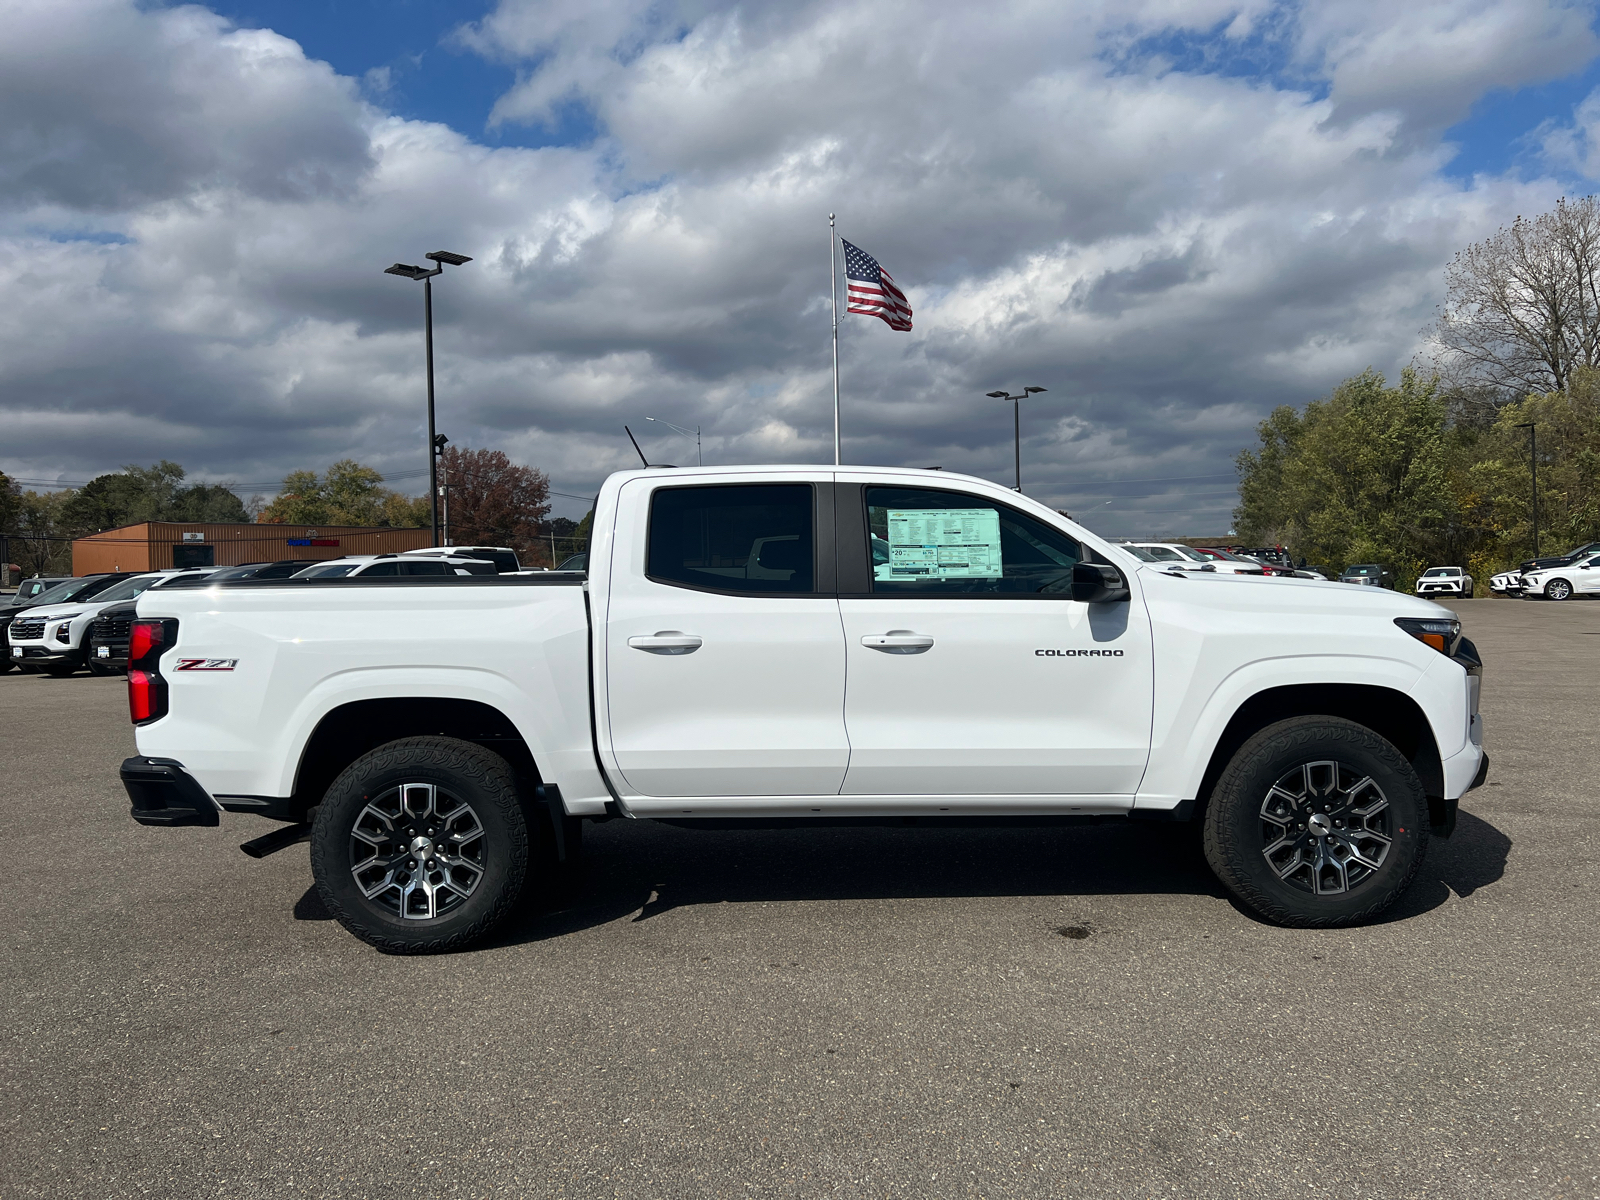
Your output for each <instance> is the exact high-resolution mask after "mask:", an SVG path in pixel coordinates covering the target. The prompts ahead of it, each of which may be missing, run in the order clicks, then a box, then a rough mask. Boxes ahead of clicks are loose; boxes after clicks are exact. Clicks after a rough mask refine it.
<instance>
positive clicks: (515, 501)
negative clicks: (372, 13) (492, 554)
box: [440, 446, 554, 566]
mask: <svg viewBox="0 0 1600 1200" xmlns="http://www.w3.org/2000/svg"><path fill="white" fill-rule="evenodd" d="M442 459H443V461H442V462H441V464H440V466H441V468H442V470H441V472H440V480H441V482H446V483H448V484H449V488H450V540H451V542H452V543H454V544H455V545H457V546H509V547H511V548H512V549H513V550H515V551H516V552H517V557H518V558H519V559H521V560H522V561H523V563H525V564H527V565H529V566H553V565H554V564H553V563H551V562H549V561H548V560H549V558H550V548H549V545H548V542H547V540H546V539H545V538H544V537H543V534H544V520H545V516H546V515H547V514H548V513H549V511H550V480H549V477H548V476H546V475H545V473H544V472H543V471H539V470H535V469H534V468H533V467H524V466H519V465H518V464H516V463H513V462H512V461H511V460H510V459H509V458H507V457H506V456H505V454H503V453H502V452H501V451H499V450H472V449H458V448H457V447H455V446H446V447H445V451H444V454H443V456H442Z"/></svg>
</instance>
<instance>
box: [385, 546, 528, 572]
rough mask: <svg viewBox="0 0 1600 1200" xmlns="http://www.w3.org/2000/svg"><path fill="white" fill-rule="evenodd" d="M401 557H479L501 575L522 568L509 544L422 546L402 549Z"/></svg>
mask: <svg viewBox="0 0 1600 1200" xmlns="http://www.w3.org/2000/svg"><path fill="white" fill-rule="evenodd" d="M400 557H401V558H479V559H482V560H483V561H484V562H491V563H493V564H494V569H495V570H496V571H498V572H499V573H500V574H502V575H515V574H517V573H518V572H519V571H521V570H522V563H521V562H520V561H518V559H517V552H516V551H515V550H513V549H512V548H511V547H510V546H424V547H423V548H422V549H421V550H402V551H401V552H400Z"/></svg>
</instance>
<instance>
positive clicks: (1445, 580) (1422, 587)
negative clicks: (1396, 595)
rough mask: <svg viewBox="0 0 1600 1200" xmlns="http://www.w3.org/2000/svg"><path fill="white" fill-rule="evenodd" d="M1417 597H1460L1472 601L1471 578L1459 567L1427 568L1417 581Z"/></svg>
mask: <svg viewBox="0 0 1600 1200" xmlns="http://www.w3.org/2000/svg"><path fill="white" fill-rule="evenodd" d="M1417 595H1419V596H1460V597H1461V598H1462V599H1463V600H1471V599H1472V576H1471V575H1468V574H1467V573H1466V572H1465V571H1463V570H1462V569H1461V568H1460V567H1429V568H1428V569H1427V570H1426V571H1424V572H1423V573H1422V575H1421V576H1420V577H1419V578H1418V579H1417Z"/></svg>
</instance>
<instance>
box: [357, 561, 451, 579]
mask: <svg viewBox="0 0 1600 1200" xmlns="http://www.w3.org/2000/svg"><path fill="white" fill-rule="evenodd" d="M383 565H384V566H386V567H388V568H389V569H388V570H387V571H385V572H383V574H386V575H394V574H400V575H451V574H454V572H453V571H452V570H451V569H450V567H449V566H447V565H446V564H444V563H442V562H440V561H439V560H438V559H428V558H419V559H418V560H417V561H416V562H404V563H384V564H383ZM378 573H379V572H378V571H377V570H376V569H374V570H371V571H368V572H366V574H368V575H376V574H378Z"/></svg>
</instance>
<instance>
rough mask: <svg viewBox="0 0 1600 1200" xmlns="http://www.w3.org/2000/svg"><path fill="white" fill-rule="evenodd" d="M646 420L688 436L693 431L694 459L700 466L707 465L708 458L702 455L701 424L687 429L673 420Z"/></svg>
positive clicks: (649, 418) (651, 418)
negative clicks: (675, 423)
mask: <svg viewBox="0 0 1600 1200" xmlns="http://www.w3.org/2000/svg"><path fill="white" fill-rule="evenodd" d="M645 420H646V421H655V422H656V424H657V425H665V426H666V427H667V428H668V429H675V430H677V431H678V432H679V433H681V434H683V436H684V437H688V436H689V435H690V434H691V433H692V434H694V461H695V462H696V464H698V465H699V466H702V467H703V466H705V465H706V460H705V459H704V458H702V457H701V456H700V426H698V425H696V426H695V427H694V428H693V429H685V428H684V427H683V426H682V425H674V424H673V423H672V422H671V421H656V419H655V418H654V417H646V418H645Z"/></svg>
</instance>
